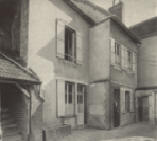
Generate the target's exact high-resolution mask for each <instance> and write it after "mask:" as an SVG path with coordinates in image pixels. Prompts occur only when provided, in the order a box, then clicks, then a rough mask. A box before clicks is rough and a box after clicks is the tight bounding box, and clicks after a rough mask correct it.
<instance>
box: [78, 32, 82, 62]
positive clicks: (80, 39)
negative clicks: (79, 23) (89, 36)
mask: <svg viewBox="0 0 157 141" xmlns="http://www.w3.org/2000/svg"><path fill="white" fill-rule="evenodd" d="M82 45H83V44H82V35H81V33H79V32H76V47H77V49H76V61H77V63H78V64H82V62H83V51H82V49H83V48H82V47H83V46H82Z"/></svg>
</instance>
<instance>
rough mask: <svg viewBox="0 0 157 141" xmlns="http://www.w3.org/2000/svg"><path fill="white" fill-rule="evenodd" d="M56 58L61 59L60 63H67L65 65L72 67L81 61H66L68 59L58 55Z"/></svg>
mask: <svg viewBox="0 0 157 141" xmlns="http://www.w3.org/2000/svg"><path fill="white" fill-rule="evenodd" d="M57 59H58V60H59V61H61V62H62V63H64V64H67V65H70V66H73V67H76V66H79V65H82V64H81V63H77V62H75V61H68V60H65V59H64V58H60V57H58V56H57Z"/></svg>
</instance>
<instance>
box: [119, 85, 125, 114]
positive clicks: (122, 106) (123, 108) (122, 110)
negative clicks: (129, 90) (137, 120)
mask: <svg viewBox="0 0 157 141" xmlns="http://www.w3.org/2000/svg"><path fill="white" fill-rule="evenodd" d="M120 100H121V106H120V107H121V113H125V89H124V88H120Z"/></svg>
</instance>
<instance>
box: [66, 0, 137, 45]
mask: <svg viewBox="0 0 157 141" xmlns="http://www.w3.org/2000/svg"><path fill="white" fill-rule="evenodd" d="M64 2H66V3H67V4H68V5H69V6H70V7H71V8H72V9H73V10H75V11H76V12H77V13H78V14H79V15H80V16H82V17H83V18H84V19H85V20H86V21H87V22H88V24H89V25H91V26H95V25H98V24H102V23H103V22H105V21H106V20H108V19H111V20H113V21H114V22H115V23H116V24H118V25H119V27H120V28H121V29H122V30H123V31H124V32H125V33H126V34H127V35H128V36H129V37H130V38H131V39H132V40H133V41H135V42H136V43H140V39H139V38H138V37H137V36H136V35H135V34H134V33H132V32H131V31H130V30H129V29H128V28H127V27H126V26H125V25H124V24H123V23H122V22H121V21H120V20H119V19H118V17H116V16H115V15H112V14H111V13H110V12H109V11H106V10H105V9H103V8H101V7H99V6H96V5H94V4H93V3H92V2H90V1H88V0H64Z"/></svg>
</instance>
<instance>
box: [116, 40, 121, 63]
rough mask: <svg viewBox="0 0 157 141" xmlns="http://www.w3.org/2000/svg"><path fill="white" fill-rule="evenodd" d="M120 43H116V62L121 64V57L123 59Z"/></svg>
mask: <svg viewBox="0 0 157 141" xmlns="http://www.w3.org/2000/svg"><path fill="white" fill-rule="evenodd" d="M120 47H121V46H120V44H119V43H117V42H116V43H115V55H116V64H118V65H120V59H121V52H120V50H121V48H120Z"/></svg>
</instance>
